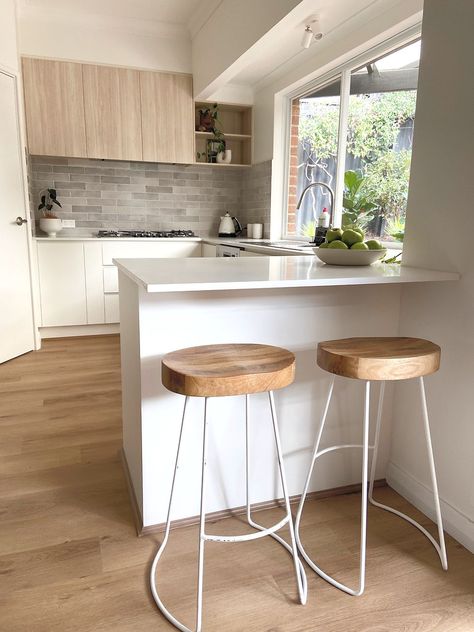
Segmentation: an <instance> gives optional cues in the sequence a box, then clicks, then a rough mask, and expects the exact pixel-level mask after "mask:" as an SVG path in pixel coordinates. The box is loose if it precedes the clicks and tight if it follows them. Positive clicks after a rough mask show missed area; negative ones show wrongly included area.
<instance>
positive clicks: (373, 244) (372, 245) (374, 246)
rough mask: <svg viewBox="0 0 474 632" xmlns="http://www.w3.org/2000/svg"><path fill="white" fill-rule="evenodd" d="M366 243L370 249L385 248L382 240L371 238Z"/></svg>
mask: <svg viewBox="0 0 474 632" xmlns="http://www.w3.org/2000/svg"><path fill="white" fill-rule="evenodd" d="M365 243H366V245H367V248H368V249H369V250H382V249H383V246H382V244H381V243H380V241H377V240H376V239H369V240H368V241H366V242H365Z"/></svg>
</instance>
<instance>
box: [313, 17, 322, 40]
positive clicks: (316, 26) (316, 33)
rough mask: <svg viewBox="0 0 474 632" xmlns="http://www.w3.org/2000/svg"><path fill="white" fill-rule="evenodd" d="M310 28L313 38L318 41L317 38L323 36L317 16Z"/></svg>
mask: <svg viewBox="0 0 474 632" xmlns="http://www.w3.org/2000/svg"><path fill="white" fill-rule="evenodd" d="M312 30H313V33H314V39H315V40H316V41H318V42H319V40H320V39H322V38H323V30H322V28H321V22H320V21H319V18H318V19H317V20H315V21H314V24H313V29H312Z"/></svg>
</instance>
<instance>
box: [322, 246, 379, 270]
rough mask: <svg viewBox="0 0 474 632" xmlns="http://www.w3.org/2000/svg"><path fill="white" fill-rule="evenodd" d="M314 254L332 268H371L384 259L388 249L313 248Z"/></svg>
mask: <svg viewBox="0 0 474 632" xmlns="http://www.w3.org/2000/svg"><path fill="white" fill-rule="evenodd" d="M313 251H314V254H315V255H316V256H317V257H318V258H319V259H321V261H324V263H327V264H328V265H331V266H370V264H372V263H375V262H376V261H378V260H379V259H383V257H384V256H385V254H386V252H387V249H386V248H382V249H381V250H350V249H348V250H344V249H343V248H313Z"/></svg>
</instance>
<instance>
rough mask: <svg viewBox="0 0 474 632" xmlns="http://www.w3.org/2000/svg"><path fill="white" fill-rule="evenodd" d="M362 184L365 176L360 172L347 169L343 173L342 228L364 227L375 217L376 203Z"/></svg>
mask: <svg viewBox="0 0 474 632" xmlns="http://www.w3.org/2000/svg"><path fill="white" fill-rule="evenodd" d="M364 184H365V177H364V176H363V175H362V174H361V173H359V172H357V171H351V170H349V171H346V173H345V174H344V196H343V199H342V206H343V208H344V211H343V213H342V227H343V228H352V227H353V226H356V225H357V226H359V227H360V228H366V226H367V224H368V223H369V222H371V221H372V220H373V219H374V217H375V215H374V213H373V211H374V210H375V209H376V208H377V207H378V205H377V203H376V202H375V200H374V199H373V197H372V196H371V194H370V192H369V191H367V190H366V188H365V187H364Z"/></svg>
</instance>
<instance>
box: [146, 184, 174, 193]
mask: <svg viewBox="0 0 474 632" xmlns="http://www.w3.org/2000/svg"><path fill="white" fill-rule="evenodd" d="M145 191H146V192H147V193H173V187H164V186H161V185H158V186H155V185H153V186H146V187H145Z"/></svg>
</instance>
